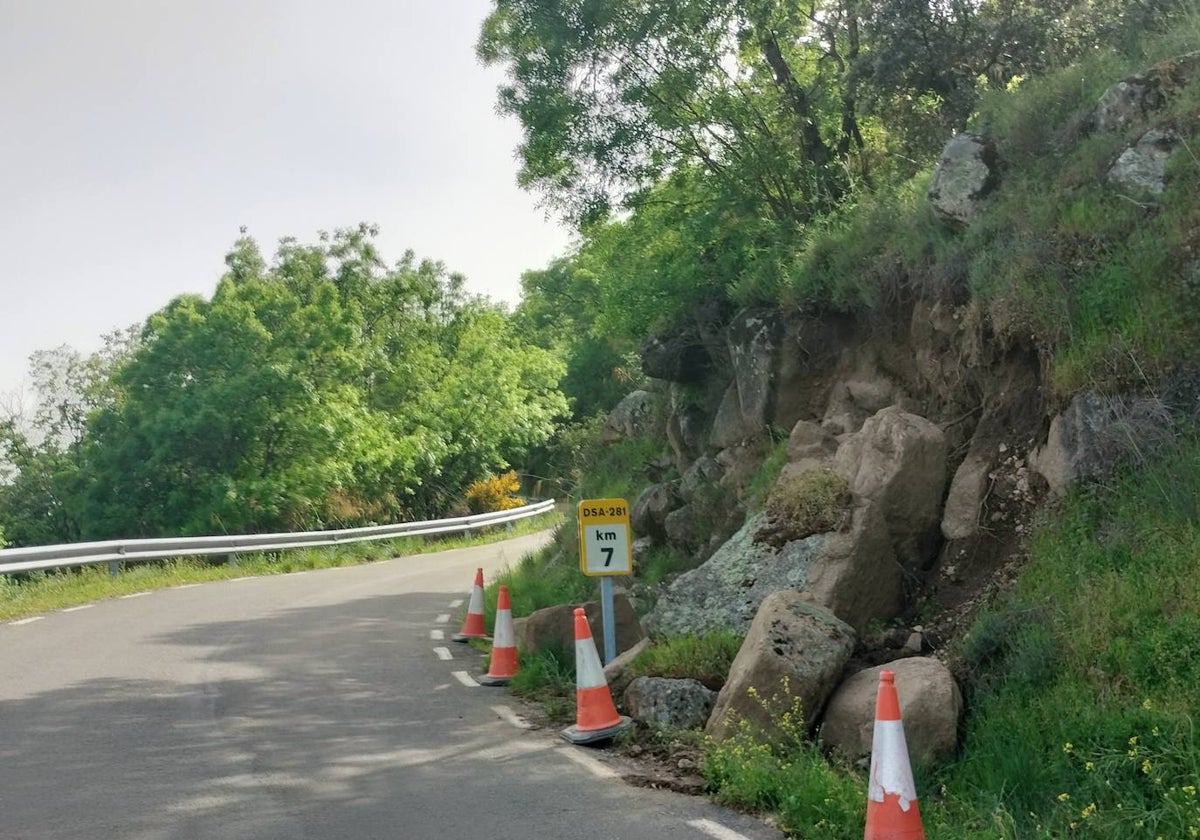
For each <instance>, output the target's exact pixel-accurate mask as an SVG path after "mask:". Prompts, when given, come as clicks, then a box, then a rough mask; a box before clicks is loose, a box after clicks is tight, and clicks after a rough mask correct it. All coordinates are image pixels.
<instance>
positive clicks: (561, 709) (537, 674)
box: [508, 649, 575, 723]
mask: <svg viewBox="0 0 1200 840" xmlns="http://www.w3.org/2000/svg"><path fill="white" fill-rule="evenodd" d="M518 657H519V663H518V669H517V673H516V675H515V676H514V677H513V678H512V681H511V682H510V683H509V685H508V687H509V690H510V691H512V693H513V694H515V695H517V696H518V697H525V698H529V699H534V700H536V701H537V702H539V703H540V704H541V706H542V711H543V712H545V714H546V717H548V718H549V719H550V720H551V721H557V722H561V723H566V722H568V721H572V722H573V721H574V720H575V664H574V662H573V661H572V660H571V659H569V658H568V657H567V655H566V653H565V652H564V651H559V650H550V649H547V650H539V651H536V652H534V653H525V652H523V651H519V652H518Z"/></svg>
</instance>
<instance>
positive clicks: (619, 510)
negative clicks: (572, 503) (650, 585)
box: [578, 499, 633, 577]
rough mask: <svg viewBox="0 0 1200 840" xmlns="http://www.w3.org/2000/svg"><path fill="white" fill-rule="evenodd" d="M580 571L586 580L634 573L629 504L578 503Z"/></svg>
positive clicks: (613, 501)
mask: <svg viewBox="0 0 1200 840" xmlns="http://www.w3.org/2000/svg"><path fill="white" fill-rule="evenodd" d="M578 512H579V569H580V571H582V572H583V573H584V574H585V575H588V576H589V577H604V576H606V575H628V574H632V573H633V537H632V536H631V534H630V531H629V503H628V502H627V501H625V500H624V499H584V500H583V501H582V502H580V503H579V508H578Z"/></svg>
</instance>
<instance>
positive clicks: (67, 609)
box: [63, 604, 96, 612]
mask: <svg viewBox="0 0 1200 840" xmlns="http://www.w3.org/2000/svg"><path fill="white" fill-rule="evenodd" d="M94 606H96V605H95V604H84V605H83V606H82V607H67V608H66V609H64V610H63V612H79V611H80V610H90V609H91V608H92V607H94Z"/></svg>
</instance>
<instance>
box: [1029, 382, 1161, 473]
mask: <svg viewBox="0 0 1200 840" xmlns="http://www.w3.org/2000/svg"><path fill="white" fill-rule="evenodd" d="M1170 429H1171V416H1170V413H1169V411H1168V409H1167V407H1166V405H1164V403H1163V402H1161V401H1160V400H1157V399H1152V398H1142V397H1134V398H1129V399H1124V398H1120V397H1105V396H1101V395H1099V394H1090V393H1089V394H1080V395H1079V396H1077V397H1075V399H1073V400H1072V401H1071V404H1070V405H1069V406H1067V408H1066V410H1065V411H1063V412H1062V413H1061V414H1059V415H1058V416H1056V417H1055V418H1054V419H1053V420H1052V421H1051V422H1050V433H1049V435H1048V436H1047V438H1046V444H1045V445H1044V446H1042V447H1040V448H1038V449H1036V450H1034V452H1033V453H1032V454H1031V455H1030V457H1029V462H1030V466H1031V467H1032V468H1033V469H1034V471H1035V472H1037V473H1038V474H1039V475H1041V476H1042V478H1044V479H1045V480H1046V484H1047V485H1049V487H1050V492H1051V493H1053V494H1054V495H1056V496H1062V495H1064V494H1065V493H1066V492H1067V490H1069V489H1070V488H1071V487H1072V486H1073V485H1075V484H1076V483H1078V482H1080V481H1083V480H1086V479H1093V478H1100V477H1102V476H1105V475H1108V474H1109V473H1111V472H1112V471H1113V470H1114V469H1116V468H1117V467H1118V466H1120V465H1122V464H1125V463H1129V462H1131V461H1136V460H1137V459H1140V458H1144V457H1146V456H1148V455H1150V454H1152V453H1154V452H1156V451H1157V450H1158V449H1159V448H1160V447H1161V446H1162V445H1163V444H1164V443H1166V442H1167V441H1169V440H1170V439H1171V435H1170Z"/></svg>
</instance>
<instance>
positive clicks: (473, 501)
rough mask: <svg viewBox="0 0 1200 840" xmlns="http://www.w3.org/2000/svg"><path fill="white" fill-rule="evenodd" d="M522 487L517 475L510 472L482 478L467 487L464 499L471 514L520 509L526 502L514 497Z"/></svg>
mask: <svg viewBox="0 0 1200 840" xmlns="http://www.w3.org/2000/svg"><path fill="white" fill-rule="evenodd" d="M520 487H521V482H520V481H518V480H517V474H516V473H515V472H514V471H513V470H509V471H508V472H506V473H503V474H501V475H494V476H490V477H488V478H481V479H480V480H479V481H475V482H472V483H471V485H470V486H469V487H467V491H466V493H464V494H463V495H464V497H465V498H466V502H467V509H468V510H470V511H471V513H491V512H492V511H496V510H509V509H510V508H515V507H520V506H521V505H522V504H524V501H523V500H522V499H521V498H520V497H519V496H515V495H513V494H514V493H516V492H517V490H518V489H520Z"/></svg>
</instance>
